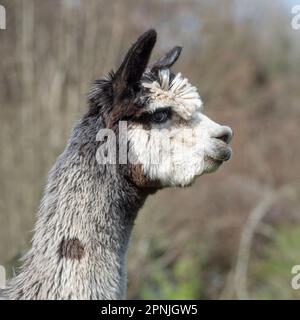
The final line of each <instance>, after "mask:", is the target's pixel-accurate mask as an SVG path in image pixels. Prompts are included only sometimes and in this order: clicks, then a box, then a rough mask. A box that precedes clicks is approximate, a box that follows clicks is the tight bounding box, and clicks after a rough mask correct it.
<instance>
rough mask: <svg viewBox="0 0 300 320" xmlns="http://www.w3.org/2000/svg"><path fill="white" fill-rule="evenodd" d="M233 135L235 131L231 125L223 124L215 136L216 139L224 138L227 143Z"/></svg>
mask: <svg viewBox="0 0 300 320" xmlns="http://www.w3.org/2000/svg"><path fill="white" fill-rule="evenodd" d="M232 137H233V131H232V129H231V128H230V127H227V126H222V129H221V130H220V131H219V132H218V134H217V135H215V136H214V138H215V139H219V140H222V141H223V142H225V143H226V144H229V143H230V141H231V140H232Z"/></svg>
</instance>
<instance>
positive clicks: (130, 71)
mask: <svg viewBox="0 0 300 320" xmlns="http://www.w3.org/2000/svg"><path fill="white" fill-rule="evenodd" d="M156 37H157V33H156V31H155V30H153V29H150V30H148V31H147V32H145V33H143V34H142V35H141V36H140V37H139V38H138V40H137V41H136V42H135V43H134V44H133V45H132V47H131V48H130V49H129V51H128V52H127V54H126V57H125V58H124V60H123V62H122V64H121V66H120V68H119V69H118V71H117V72H116V76H115V81H116V82H117V83H118V84H119V85H120V84H122V85H121V87H123V88H124V87H128V86H129V87H130V86H131V87H134V86H135V85H136V84H137V83H138V82H139V81H140V79H141V77H142V75H143V73H144V71H145V69H146V67H147V64H148V61H149V58H150V55H151V52H152V49H153V47H154V45H155V42H156ZM119 87H120V86H119Z"/></svg>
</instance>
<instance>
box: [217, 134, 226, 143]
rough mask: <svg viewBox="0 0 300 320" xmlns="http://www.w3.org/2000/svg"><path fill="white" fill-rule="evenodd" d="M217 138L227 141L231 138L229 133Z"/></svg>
mask: <svg viewBox="0 0 300 320" xmlns="http://www.w3.org/2000/svg"><path fill="white" fill-rule="evenodd" d="M216 139H219V140H222V141H224V142H225V143H227V141H228V140H229V134H223V135H222V136H220V137H216Z"/></svg>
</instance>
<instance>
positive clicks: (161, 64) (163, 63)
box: [150, 46, 182, 70]
mask: <svg viewBox="0 0 300 320" xmlns="http://www.w3.org/2000/svg"><path fill="white" fill-rule="evenodd" d="M181 50H182V47H179V46H176V47H174V48H173V49H171V50H170V51H168V52H167V53H166V54H165V55H164V56H162V57H161V58H159V59H158V60H156V61H155V62H154V63H153V64H152V65H151V66H150V69H151V70H155V69H161V68H171V67H172V65H173V64H174V63H175V62H176V61H177V59H178V58H179V56H180V53H181Z"/></svg>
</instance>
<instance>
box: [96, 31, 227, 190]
mask: <svg viewBox="0 0 300 320" xmlns="http://www.w3.org/2000/svg"><path fill="white" fill-rule="evenodd" d="M155 42H156V32H155V31H154V30H149V31H148V32H146V33H144V34H143V35H142V36H141V37H140V38H139V39H138V40H137V42H136V43H135V44H133V46H132V47H131V49H130V50H129V51H128V53H127V55H126V57H125V59H124V61H123V62H122V64H121V66H120V68H119V69H118V71H117V72H116V73H115V74H111V75H110V76H109V78H107V79H106V80H102V81H100V82H98V83H96V87H95V88H94V90H93V91H92V93H91V96H90V102H92V105H93V106H94V110H97V108H98V109H99V108H100V109H101V114H102V116H103V117H104V119H105V122H106V125H107V127H110V128H115V127H116V125H117V124H118V123H119V122H120V121H126V122H127V127H128V149H127V151H128V161H129V163H128V167H129V168H130V172H131V175H132V178H133V179H134V180H135V181H136V182H137V183H138V184H139V186H149V185H155V184H157V185H159V186H187V185H190V184H191V183H192V182H193V181H194V180H195V178H196V177H197V176H200V175H202V174H204V173H209V172H213V171H215V170H216V169H217V168H218V167H219V166H220V165H221V164H222V163H223V162H224V161H227V160H228V159H229V158H230V156H231V148H230V147H229V145H228V144H229V143H230V141H231V138H232V130H231V129H230V128H229V127H227V126H223V125H219V124H217V123H216V122H214V121H212V120H211V119H209V118H208V117H206V116H205V115H204V113H203V104H202V101H201V99H200V96H199V94H198V92H197V89H196V88H195V87H194V86H192V85H191V84H190V83H189V81H188V80H187V79H186V78H185V77H184V76H182V74H181V73H177V74H175V73H173V72H172V71H171V69H170V68H171V67H172V65H173V64H174V63H175V62H176V60H177V59H178V57H179V55H180V53H181V48H180V47H175V48H173V49H171V50H170V51H169V52H168V53H167V54H166V55H164V56H163V57H161V58H160V59H158V60H157V61H156V62H154V63H152V64H150V65H148V61H149V58H150V54H151V51H152V49H153V47H154V44H155ZM99 88H101V90H100V91H99ZM100 93H101V94H102V96H101V98H100Z"/></svg>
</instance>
